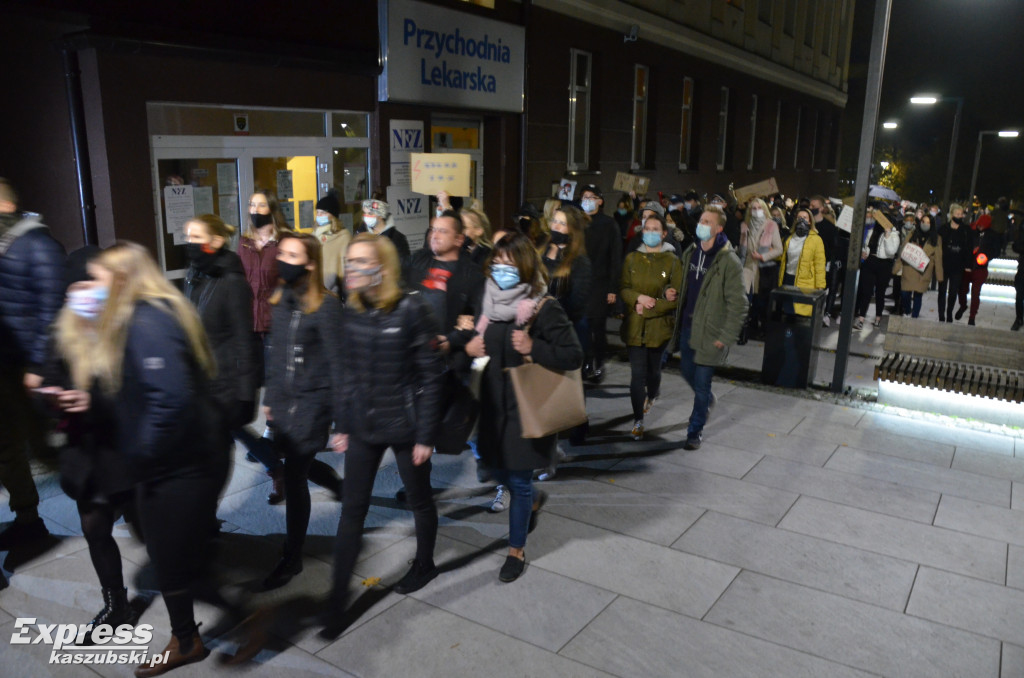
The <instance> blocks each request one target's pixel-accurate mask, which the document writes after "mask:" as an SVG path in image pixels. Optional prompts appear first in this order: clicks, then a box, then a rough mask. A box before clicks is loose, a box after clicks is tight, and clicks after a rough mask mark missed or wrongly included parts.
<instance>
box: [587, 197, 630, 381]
mask: <svg viewBox="0 0 1024 678" xmlns="http://www.w3.org/2000/svg"><path fill="white" fill-rule="evenodd" d="M602 205H604V197H603V196H602V194H601V189H600V188H598V187H597V186H595V185H594V184H588V185H586V186H584V187H583V191H582V192H581V193H580V207H581V208H582V209H583V211H584V212H585V213H586V214H587V216H588V217H589V218H590V224H589V225H588V226H587V230H586V233H585V236H586V247H587V257H589V258H590V264H591V267H592V268H591V270H592V273H593V277H592V278H591V285H590V299H589V300H588V301H587V324H588V325H589V327H590V334H591V341H590V346H589V347H587V346H584V347H583V348H584V351H586V355H587V362H586V364H585V365H584V367H583V375H584V377H585V378H587V379H589V380H591V381H594V382H596V383H600V382H601V381H602V380H603V379H604V370H603V365H604V356H605V354H606V353H607V352H608V332H607V330H606V324H607V321H608V308H609V306H611V305H612V304H614V303H615V299H616V298H617V296H618V292H619V271H620V270H621V267H622V237H621V234H620V233H619V227H618V225H617V224H616V223H615V220H614V219H612V218H611V217H610V216H608V215H607V214H604V213H603V212H602V211H601V207H602Z"/></svg>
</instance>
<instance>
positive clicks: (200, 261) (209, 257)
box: [185, 242, 217, 271]
mask: <svg viewBox="0 0 1024 678" xmlns="http://www.w3.org/2000/svg"><path fill="white" fill-rule="evenodd" d="M185 256H186V257H188V260H189V261H191V262H192V263H193V264H195V266H196V268H198V269H199V270H200V271H203V270H206V269H207V268H208V267H209V266H210V264H212V263H213V259H214V257H216V256H217V250H215V249H213V248H212V247H210V246H209V245H200V244H199V243H195V242H189V243H185Z"/></svg>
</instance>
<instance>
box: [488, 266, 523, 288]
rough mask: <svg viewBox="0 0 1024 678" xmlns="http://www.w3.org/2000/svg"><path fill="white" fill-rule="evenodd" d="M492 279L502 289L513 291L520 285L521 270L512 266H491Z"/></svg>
mask: <svg viewBox="0 0 1024 678" xmlns="http://www.w3.org/2000/svg"><path fill="white" fill-rule="evenodd" d="M491 279H492V280H494V283H495V284H496V285H497V286H498V287H500V288H501V289H503V290H507V289H511V288H512V287H515V286H516V285H518V284H519V269H518V268H516V267H515V266H512V265H510V264H494V265H493V266H491Z"/></svg>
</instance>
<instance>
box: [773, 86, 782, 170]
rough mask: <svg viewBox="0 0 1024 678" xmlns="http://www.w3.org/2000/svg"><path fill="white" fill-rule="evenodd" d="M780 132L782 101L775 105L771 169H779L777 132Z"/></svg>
mask: <svg viewBox="0 0 1024 678" xmlns="http://www.w3.org/2000/svg"><path fill="white" fill-rule="evenodd" d="M781 130H782V100H781V99H780V100H779V101H778V102H776V104H775V143H774V144H773V145H772V169H778V168H779V132H780V131H781Z"/></svg>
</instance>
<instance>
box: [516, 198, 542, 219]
mask: <svg viewBox="0 0 1024 678" xmlns="http://www.w3.org/2000/svg"><path fill="white" fill-rule="evenodd" d="M520 217H529V218H530V219H536V220H537V221H540V212H539V211H538V210H537V208H536V207H535V206H534V204H533V203H532V202H524V203H523V204H522V205H520V206H519V209H517V210H516V211H515V212H513V213H512V219H513V220H517V219H519V218H520Z"/></svg>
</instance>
